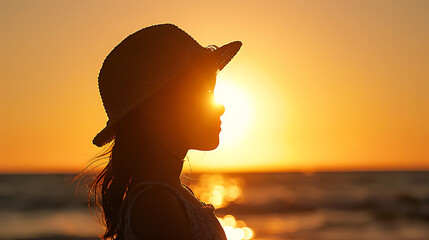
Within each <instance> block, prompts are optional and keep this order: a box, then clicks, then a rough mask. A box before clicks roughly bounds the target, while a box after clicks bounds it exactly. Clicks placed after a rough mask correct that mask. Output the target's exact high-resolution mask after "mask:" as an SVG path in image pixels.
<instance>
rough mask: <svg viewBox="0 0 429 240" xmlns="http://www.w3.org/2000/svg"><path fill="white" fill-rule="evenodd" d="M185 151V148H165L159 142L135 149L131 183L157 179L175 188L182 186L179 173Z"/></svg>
mask: <svg viewBox="0 0 429 240" xmlns="http://www.w3.org/2000/svg"><path fill="white" fill-rule="evenodd" d="M168 149H171V150H168ZM186 153H187V150H186V149H185V148H172V147H169V148H166V147H164V146H162V145H159V144H154V143H152V144H149V145H147V144H146V147H145V148H144V149H139V150H138V151H137V163H138V164H137V166H136V169H134V172H135V174H134V177H133V181H132V182H133V184H136V183H138V182H147V181H158V182H163V183H166V184H169V185H171V186H173V187H175V188H183V186H182V183H181V181H180V174H181V173H182V168H183V161H184V158H185V156H186Z"/></svg>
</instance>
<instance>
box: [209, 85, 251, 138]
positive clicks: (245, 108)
mask: <svg viewBox="0 0 429 240" xmlns="http://www.w3.org/2000/svg"><path fill="white" fill-rule="evenodd" d="M214 95H215V100H216V102H218V103H221V104H223V105H224V106H225V113H224V114H223V115H222V117H221V120H222V131H221V132H220V138H221V140H220V142H221V144H226V145H230V144H231V143H236V142H238V140H239V139H240V138H241V137H243V136H244V134H245V132H246V131H247V129H248V128H249V125H250V123H251V122H252V119H253V109H252V104H251V101H250V99H249V97H248V96H247V95H246V94H245V92H244V91H243V90H242V89H241V88H240V87H239V86H236V85H234V84H233V83H231V81H230V80H228V79H222V80H221V81H217V83H216V87H215V90H214Z"/></svg>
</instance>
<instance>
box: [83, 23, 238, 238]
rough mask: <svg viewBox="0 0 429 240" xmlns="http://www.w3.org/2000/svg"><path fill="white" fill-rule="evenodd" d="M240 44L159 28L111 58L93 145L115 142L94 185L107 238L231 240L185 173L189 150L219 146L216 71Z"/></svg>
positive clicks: (102, 80) (130, 40)
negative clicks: (204, 42)
mask: <svg viewBox="0 0 429 240" xmlns="http://www.w3.org/2000/svg"><path fill="white" fill-rule="evenodd" d="M241 45H242V44H241V42H239V41H235V42H231V43H229V44H226V45H224V46H222V47H216V46H214V45H210V46H209V47H202V46H201V45H200V44H198V43H197V42H196V41H195V40H194V39H193V38H192V37H191V36H189V35H188V34H187V33H186V32H184V31H183V30H182V29H180V28H178V27H177V26H175V25H173V24H160V25H154V26H150V27H147V28H143V29H141V30H139V31H137V32H135V33H133V34H131V35H129V36H128V37H127V38H125V39H124V40H123V41H122V42H121V43H120V44H119V45H117V46H116V47H115V48H114V49H113V50H112V51H111V52H110V53H109V55H108V56H107V57H106V59H105V60H104V63H103V66H102V68H101V70H100V73H99V77H98V85H99V90H100V95H101V99H102V102H103V105H104V108H105V111H106V113H107V116H108V118H109V120H108V121H107V124H106V127H105V128H104V129H103V130H102V131H101V132H100V133H98V134H97V135H96V136H95V138H94V139H93V143H94V144H95V145H97V146H99V147H101V146H103V145H105V144H107V143H109V142H112V144H111V145H110V146H111V147H110V148H108V151H107V152H105V153H103V154H102V155H100V156H105V155H107V154H109V153H110V155H108V156H109V162H108V164H107V166H106V167H105V168H104V169H103V170H102V171H101V172H100V173H99V174H98V176H97V177H96V178H95V179H94V180H93V181H92V182H91V184H90V186H89V187H90V189H92V190H93V192H94V193H95V197H96V198H95V201H96V203H97V202H98V203H99V205H100V206H101V208H102V212H103V221H104V224H105V232H104V234H103V235H102V236H100V237H101V238H102V239H127V240H128V239H153V240H156V239H184V240H190V239H201V240H202V239H204V240H209V239H213V240H218V239H219V240H220V239H223V240H225V239H226V236H225V232H224V231H223V228H222V227H221V225H220V224H219V222H218V220H217V219H216V216H215V214H214V208H213V206H212V205H210V204H205V203H204V202H202V201H200V200H199V199H198V198H197V197H195V196H194V195H193V193H192V190H191V189H190V188H189V187H187V186H186V185H184V184H182V183H181V181H180V174H181V171H182V167H183V161H184V158H185V156H186V154H187V152H188V150H189V149H197V150H203V151H209V150H213V149H215V148H216V147H217V146H218V144H219V133H220V130H221V128H220V126H221V121H220V116H221V115H222V114H223V113H224V111H225V108H224V106H223V105H221V104H218V103H216V102H215V101H214V96H213V91H214V86H215V83H216V74H217V73H218V71H220V70H222V68H223V67H224V66H225V65H226V64H227V63H228V62H229V61H230V60H231V59H232V58H233V56H235V54H236V53H237V52H238V50H239V49H240V47H241ZM97 192H99V193H100V196H99V198H101V201H99V200H98V198H97Z"/></svg>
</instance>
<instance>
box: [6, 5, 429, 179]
mask: <svg viewBox="0 0 429 240" xmlns="http://www.w3.org/2000/svg"><path fill="white" fill-rule="evenodd" d="M428 12H429V1H417V0H410V1H396V0H392V1H386V0H380V1H315V0H314V1H283V0H282V1H280V0H278V1H273V0H268V1H252V0H250V1H249V0H247V1H243V0H239V1H217V2H209V1H196V0H191V1H152V2H146V1H126V2H123V1H121V2H119V1H89V2H88V1H44V0H42V1H1V2H0V27H1V29H2V35H1V38H0V65H1V67H0V74H1V79H0V82H1V86H0V100H1V101H0V109H1V112H2V117H1V118H0V129H1V133H2V138H1V140H0V141H1V142H0V151H1V152H2V157H1V159H0V172H58V171H60V172H67V171H79V170H82V169H83V167H85V166H86V164H87V163H88V160H89V159H90V158H91V157H93V156H94V155H95V154H97V153H98V152H99V151H100V148H98V147H96V146H94V145H92V139H93V137H94V136H95V135H96V134H97V133H98V132H99V131H100V130H101V129H102V128H104V126H105V124H106V121H107V116H106V114H105V112H104V108H103V105H102V102H101V98H100V95H99V92H98V85H97V77H98V72H99V70H100V67H101V65H102V63H103V60H104V58H105V57H106V56H107V54H108V53H109V52H110V51H111V50H112V49H113V47H115V46H116V45H117V44H118V43H119V42H120V41H122V39H124V38H125V37H126V36H128V35H129V34H131V33H133V32H135V31H137V30H139V29H141V28H143V27H146V26H150V25H153V24H157V23H163V22H171V23H174V24H176V25H178V26H179V27H180V28H182V29H183V30H185V31H186V32H188V33H189V34H190V35H191V36H192V37H194V38H195V39H196V40H197V41H198V42H199V43H200V44H201V45H203V46H207V45H210V44H216V45H219V46H220V45H223V44H226V43H229V42H231V41H235V40H240V41H242V42H243V46H242V48H241V50H240V51H239V53H238V54H237V55H236V56H235V57H234V59H233V60H232V61H231V62H230V63H229V64H228V65H227V66H226V67H225V69H224V70H222V71H221V72H220V74H219V76H218V78H217V85H216V89H215V94H216V91H217V90H218V89H219V91H224V92H226V93H227V94H226V95H225V96H229V97H226V98H225V99H224V101H225V102H223V104H224V105H225V108H226V111H225V115H227V114H228V115H229V118H226V116H225V119H222V120H223V124H224V125H225V128H224V127H223V129H222V132H221V135H220V145H219V147H218V148H217V149H215V150H213V151H208V152H205V153H204V152H200V151H194V150H191V151H190V152H189V159H190V164H191V167H192V170H193V171H199V170H200V171H207V170H209V171H317V170H412V169H414V170H429V67H428V66H429V44H428V42H429V14H427V13H428ZM222 89H223V90H222ZM228 91H229V92H228ZM231 96H234V97H235V99H234V98H233V97H231ZM234 104H235V106H234ZM230 105H231V106H230ZM234 109H236V111H235V110H234ZM243 109H245V110H246V112H240V111H242V110H243ZM243 111H244V110H243ZM243 116H245V118H243ZM235 117H236V119H234V118H235ZM240 117H242V118H240ZM234 121H235V123H232V122H234ZM238 127H240V128H238ZM185 168H187V164H185Z"/></svg>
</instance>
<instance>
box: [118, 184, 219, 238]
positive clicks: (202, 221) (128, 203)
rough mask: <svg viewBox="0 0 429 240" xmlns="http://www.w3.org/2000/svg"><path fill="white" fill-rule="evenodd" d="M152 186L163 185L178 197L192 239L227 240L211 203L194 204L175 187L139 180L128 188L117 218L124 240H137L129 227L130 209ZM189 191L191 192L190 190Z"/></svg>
mask: <svg viewBox="0 0 429 240" xmlns="http://www.w3.org/2000/svg"><path fill="white" fill-rule="evenodd" d="M154 186H162V187H165V188H166V189H168V190H170V191H171V192H173V193H174V194H175V195H176V196H177V198H178V199H180V202H182V205H183V206H184V208H185V209H186V215H187V217H188V219H189V224H190V228H191V236H192V240H227V238H226V235H225V232H224V230H223V228H222V226H221V225H220V223H219V221H218V220H217V218H216V215H215V213H214V210H215V209H214V207H213V205H211V204H205V203H203V202H202V203H203V204H204V206H201V207H199V206H195V205H194V204H192V203H191V202H190V201H189V200H187V199H186V198H185V197H184V196H183V195H182V194H180V192H179V191H178V190H177V189H175V188H173V187H172V186H170V185H168V184H165V183H161V182H141V183H137V184H136V185H135V186H134V187H132V188H131V189H129V190H128V193H127V195H126V197H125V199H124V200H123V202H122V206H121V210H120V220H119V226H120V228H123V231H124V240H138V238H137V236H136V235H135V233H134V231H133V230H132V228H131V223H130V216H131V209H132V207H133V204H134V201H135V199H136V197H137V196H138V195H139V194H140V193H141V192H143V191H145V190H147V189H149V188H151V187H154ZM188 189H189V188H188ZM189 190H190V189H189ZM190 191H191V193H192V190H190ZM192 194H193V193H192ZM194 197H195V196H194Z"/></svg>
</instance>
